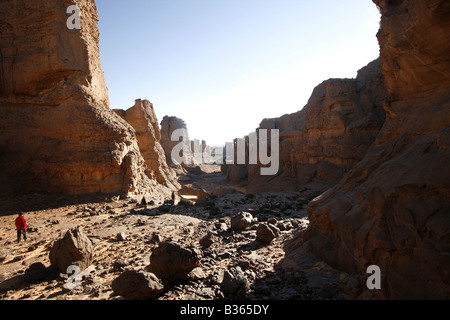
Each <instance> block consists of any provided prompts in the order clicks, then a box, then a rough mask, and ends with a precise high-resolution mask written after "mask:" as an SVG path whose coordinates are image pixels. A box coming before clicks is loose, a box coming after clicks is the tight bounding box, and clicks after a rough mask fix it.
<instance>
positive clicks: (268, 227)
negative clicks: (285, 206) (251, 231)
mask: <svg viewBox="0 0 450 320" xmlns="http://www.w3.org/2000/svg"><path fill="white" fill-rule="evenodd" d="M279 234H280V229H278V228H277V227H275V226H274V225H273V224H271V223H260V224H259V226H258V229H256V241H261V242H263V243H265V244H269V243H271V242H272V240H273V239H275V238H276V237H278V236H279Z"/></svg>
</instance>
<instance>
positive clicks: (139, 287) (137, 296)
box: [111, 270, 164, 300]
mask: <svg viewBox="0 0 450 320" xmlns="http://www.w3.org/2000/svg"><path fill="white" fill-rule="evenodd" d="M111 286H112V289H113V291H114V293H115V294H116V295H120V296H122V297H124V298H125V299H128V300H149V299H155V298H157V297H158V295H160V294H161V292H162V291H163V289H164V286H163V285H162V283H161V281H160V280H159V279H158V278H157V277H156V276H155V275H154V274H153V273H150V272H145V271H135V270H126V271H124V272H123V273H122V274H121V275H120V276H118V277H117V278H116V279H114V281H113V282H112V285H111Z"/></svg>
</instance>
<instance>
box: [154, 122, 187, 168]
mask: <svg viewBox="0 0 450 320" xmlns="http://www.w3.org/2000/svg"><path fill="white" fill-rule="evenodd" d="M177 129H184V130H186V131H185V132H186V135H185V137H183V141H185V143H186V144H187V146H189V148H190V145H191V144H190V140H189V133H188V130H187V126H186V123H185V122H184V121H183V120H182V119H180V118H177V117H169V116H165V117H164V118H163V119H162V121H161V146H162V148H163V150H164V153H165V155H166V159H167V164H168V165H169V166H172V167H174V168H178V169H179V168H181V166H180V165H181V164H180V163H174V162H173V161H172V150H173V148H174V147H175V146H176V145H178V144H179V143H180V141H181V139H180V141H172V134H173V132H174V131H175V130H177Z"/></svg>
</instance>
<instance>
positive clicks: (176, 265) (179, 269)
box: [147, 242, 203, 282]
mask: <svg viewBox="0 0 450 320" xmlns="http://www.w3.org/2000/svg"><path fill="white" fill-rule="evenodd" d="M202 257H203V254H202V252H201V250H199V249H197V248H194V247H186V248H185V247H182V246H181V245H180V244H177V243H174V242H161V243H159V245H158V246H157V247H156V248H154V249H153V251H152V254H151V255H150V264H149V265H148V267H147V270H148V271H150V272H153V273H154V274H155V275H156V276H157V277H158V278H160V279H161V280H163V281H164V282H176V281H186V280H190V277H189V273H190V272H191V271H192V270H194V269H195V268H197V267H200V260H201V259H202Z"/></svg>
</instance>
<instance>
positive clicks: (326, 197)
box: [303, 0, 450, 299]
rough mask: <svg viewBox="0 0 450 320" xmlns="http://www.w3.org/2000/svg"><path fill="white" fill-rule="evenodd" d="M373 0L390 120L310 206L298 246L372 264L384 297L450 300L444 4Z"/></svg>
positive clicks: (345, 262)
mask: <svg viewBox="0 0 450 320" xmlns="http://www.w3.org/2000/svg"><path fill="white" fill-rule="evenodd" d="M374 2H375V3H376V4H377V5H378V6H379V8H380V11H381V13H382V19H381V28H380V31H379V33H378V40H379V43H380V47H381V63H382V68H383V74H384V77H385V83H386V87H387V91H388V96H389V99H387V100H386V101H385V103H384V108H385V110H386V122H385V123H384V125H383V127H382V129H381V131H380V132H379V134H378V135H377V138H376V141H375V143H374V144H373V145H372V146H371V147H370V148H369V150H368V151H367V153H366V155H365V157H364V158H363V159H362V161H361V162H359V163H358V164H357V165H356V166H354V167H353V169H352V170H351V171H350V172H348V173H347V174H346V175H345V177H344V178H343V179H342V181H341V182H340V183H339V184H338V185H336V186H335V187H334V188H332V189H331V190H329V191H327V192H326V193H325V194H323V195H321V196H320V197H319V198H318V199H316V200H315V201H314V202H313V203H312V204H311V205H310V207H309V208H308V214H309V219H310V223H311V225H310V229H309V230H308V232H307V233H306V234H305V235H304V237H303V239H304V241H306V242H305V244H304V246H305V247H311V248H313V249H314V251H315V252H316V253H318V254H319V255H320V257H321V258H322V259H324V260H325V261H326V262H328V263H329V264H331V265H332V266H335V267H338V268H340V269H341V270H344V271H346V272H351V273H357V274H361V275H363V274H365V273H366V269H367V267H368V266H369V265H378V266H379V267H380V269H381V273H382V285H381V289H382V293H383V297H385V298H391V299H417V298H418V299H449V298H450V274H449V270H450V257H449V252H450V246H449V245H450V241H449V240H450V216H449V213H450V179H449V177H450V166H449V165H448V164H449V163H450V60H449V59H448V53H449V52H450V38H449V37H448V34H449V32H450V3H449V2H448V1H443V0H434V1H432V0H414V1H412V0H404V1H383V0H376V1H374Z"/></svg>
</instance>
